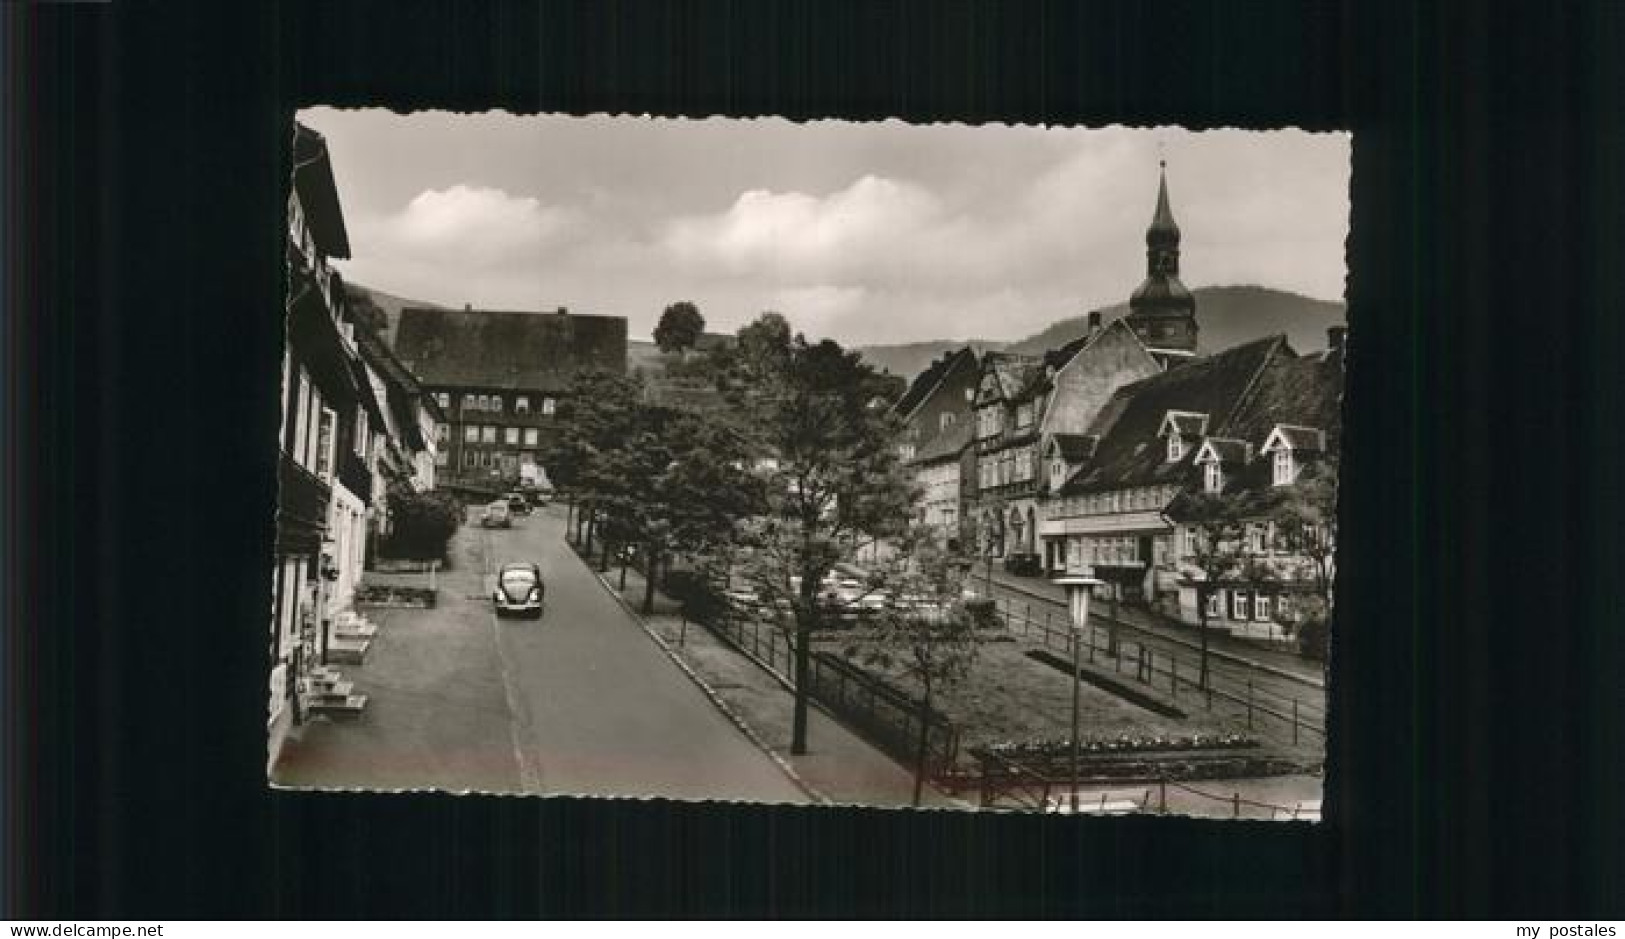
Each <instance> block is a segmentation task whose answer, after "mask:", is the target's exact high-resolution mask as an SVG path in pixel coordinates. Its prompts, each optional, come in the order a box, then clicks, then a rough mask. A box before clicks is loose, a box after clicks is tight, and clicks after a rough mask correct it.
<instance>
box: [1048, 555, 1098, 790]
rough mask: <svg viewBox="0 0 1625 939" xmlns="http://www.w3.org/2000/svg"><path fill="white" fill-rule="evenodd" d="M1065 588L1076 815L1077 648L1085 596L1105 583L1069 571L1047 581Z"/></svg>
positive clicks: (1084, 616)
mask: <svg viewBox="0 0 1625 939" xmlns="http://www.w3.org/2000/svg"><path fill="white" fill-rule="evenodd" d="M1050 583H1053V584H1055V585H1056V586H1057V587H1065V588H1066V600H1067V604H1066V605H1067V611H1068V612H1069V613H1071V615H1072V814H1073V815H1076V814H1078V691H1079V686H1081V685H1082V684H1083V679H1082V678H1080V677H1079V674H1080V670H1081V669H1082V667H1083V666H1082V664H1081V663H1080V662H1079V661H1078V647H1079V646H1081V645H1082V644H1083V631H1084V630H1085V629H1087V628H1088V626H1089V595H1090V592H1091V591H1092V590H1093V589H1094V588H1095V587H1098V586H1100V585H1101V584H1103V583H1105V581H1102V580H1096V579H1095V578H1093V577H1086V576H1084V575H1082V574H1069V575H1067V576H1065V577H1057V578H1055V579H1053V580H1051V581H1050Z"/></svg>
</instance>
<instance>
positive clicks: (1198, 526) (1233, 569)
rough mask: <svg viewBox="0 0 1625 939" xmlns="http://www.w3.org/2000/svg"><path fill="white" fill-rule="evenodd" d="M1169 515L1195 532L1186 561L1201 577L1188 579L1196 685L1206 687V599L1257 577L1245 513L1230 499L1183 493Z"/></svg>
mask: <svg viewBox="0 0 1625 939" xmlns="http://www.w3.org/2000/svg"><path fill="white" fill-rule="evenodd" d="M1169 514H1170V516H1171V517H1172V518H1174V519H1176V520H1177V521H1178V522H1179V523H1180V524H1183V525H1185V526H1186V527H1187V528H1189V529H1191V530H1192V531H1193V532H1194V533H1195V539H1194V542H1195V550H1194V552H1193V553H1191V554H1190V555H1188V556H1187V557H1186V561H1187V562H1188V563H1189V564H1190V565H1191V566H1193V567H1195V568H1196V570H1197V572H1198V573H1200V574H1201V577H1200V578H1192V582H1193V584H1194V585H1195V588H1196V619H1197V623H1198V627H1199V628H1198V629H1197V632H1198V633H1199V634H1200V637H1201V641H1202V657H1201V666H1200V674H1199V675H1198V677H1197V685H1198V686H1199V687H1201V688H1202V689H1204V690H1206V688H1207V687H1208V614H1207V607H1208V602H1209V600H1210V599H1211V598H1212V597H1213V596H1214V595H1216V594H1217V593H1218V591H1219V590H1220V589H1222V588H1223V586H1224V584H1225V583H1227V582H1230V581H1234V580H1238V579H1250V578H1252V577H1256V576H1260V573H1259V571H1258V569H1257V567H1256V565H1255V564H1254V562H1253V558H1252V556H1251V554H1250V553H1249V552H1248V550H1247V513H1246V511H1245V509H1244V507H1243V506H1242V505H1241V504H1240V502H1239V500H1238V499H1237V498H1236V497H1234V496H1226V495H1218V494H1213V493H1207V492H1185V493H1181V494H1180V496H1179V497H1178V498H1177V499H1175V500H1174V503H1173V505H1172V506H1170V507H1169Z"/></svg>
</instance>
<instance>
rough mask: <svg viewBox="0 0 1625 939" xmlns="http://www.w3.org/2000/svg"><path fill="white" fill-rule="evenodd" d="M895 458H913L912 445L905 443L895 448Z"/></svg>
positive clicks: (905, 459) (906, 459)
mask: <svg viewBox="0 0 1625 939" xmlns="http://www.w3.org/2000/svg"><path fill="white" fill-rule="evenodd" d="M897 458H898V459H900V460H903V461H904V462H907V461H909V460H912V459H914V445H913V444H912V443H905V444H903V445H901V446H899V447H898V448H897Z"/></svg>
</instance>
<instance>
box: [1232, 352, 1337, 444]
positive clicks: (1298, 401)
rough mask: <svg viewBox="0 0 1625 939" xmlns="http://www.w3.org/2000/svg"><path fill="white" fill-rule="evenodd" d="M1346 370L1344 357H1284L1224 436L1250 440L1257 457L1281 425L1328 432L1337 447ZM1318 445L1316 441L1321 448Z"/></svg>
mask: <svg viewBox="0 0 1625 939" xmlns="http://www.w3.org/2000/svg"><path fill="white" fill-rule="evenodd" d="M1342 402H1343V368H1342V360H1341V358H1340V357H1338V358H1333V359H1330V360H1328V359H1325V358H1322V357H1320V356H1303V357H1301V358H1282V359H1279V360H1276V361H1272V362H1271V363H1270V367H1269V368H1267V369H1265V370H1264V372H1263V373H1262V374H1261V375H1260V376H1259V380H1258V383H1257V385H1256V386H1255V388H1254V389H1253V393H1252V394H1251V395H1250V396H1249V397H1248V399H1247V402H1246V404H1245V406H1244V407H1243V408H1242V410H1241V412H1240V413H1238V414H1237V415H1236V417H1235V419H1234V420H1233V421H1232V422H1231V424H1230V426H1229V427H1227V428H1226V429H1225V432H1224V436H1226V437H1237V438H1240V439H1242V440H1247V441H1250V442H1251V443H1252V445H1253V451H1254V452H1255V453H1256V452H1258V451H1259V450H1260V449H1262V448H1263V446H1264V442H1265V441H1266V440H1268V439H1269V435H1270V432H1271V431H1273V430H1274V429H1275V428H1276V427H1277V426H1278V425H1281V424H1290V425H1293V426H1296V427H1302V428H1309V429H1313V430H1319V431H1324V432H1325V434H1326V438H1327V439H1326V445H1327V447H1328V448H1329V449H1333V450H1335V449H1337V443H1338V441H1339V439H1340V436H1341V434H1340V431H1341V429H1342V419H1341V415H1342ZM1319 445H1320V442H1319V441H1316V442H1315V447H1316V448H1317V449H1318V447H1319Z"/></svg>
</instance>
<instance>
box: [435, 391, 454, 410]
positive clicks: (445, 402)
mask: <svg viewBox="0 0 1625 939" xmlns="http://www.w3.org/2000/svg"><path fill="white" fill-rule="evenodd" d="M434 403H435V404H438V405H440V410H442V411H450V410H451V395H449V394H446V393H445V392H444V391H442V392H440V393H439V394H437V395H435V396H434Z"/></svg>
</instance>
